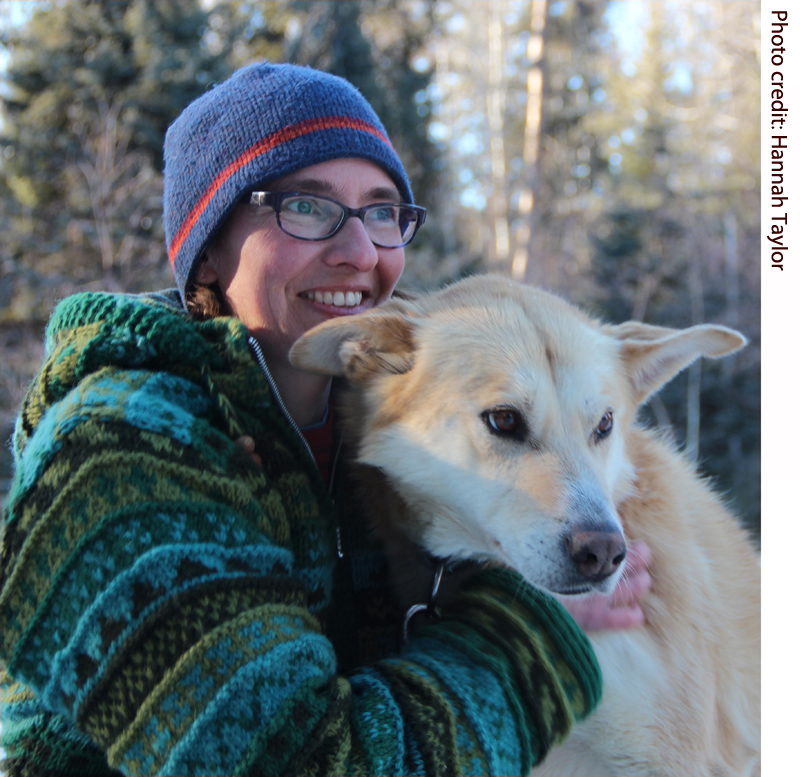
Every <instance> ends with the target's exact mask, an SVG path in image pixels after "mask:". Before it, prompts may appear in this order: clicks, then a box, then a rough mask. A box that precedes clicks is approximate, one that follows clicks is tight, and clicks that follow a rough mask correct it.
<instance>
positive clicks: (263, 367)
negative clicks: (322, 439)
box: [247, 336, 317, 467]
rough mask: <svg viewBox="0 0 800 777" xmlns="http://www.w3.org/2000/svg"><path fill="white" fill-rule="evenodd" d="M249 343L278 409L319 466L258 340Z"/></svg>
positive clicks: (249, 340) (252, 338) (312, 459)
mask: <svg viewBox="0 0 800 777" xmlns="http://www.w3.org/2000/svg"><path fill="white" fill-rule="evenodd" d="M247 342H248V343H249V344H250V347H251V348H252V349H253V353H254V354H255V356H256V361H257V362H258V366H259V367H261V372H263V373H264V377H265V378H266V379H267V383H269V387H270V388H271V389H272V394H273V396H274V397H275V399H276V400H277V401H278V407H279V408H280V409H281V412H282V413H283V417H284V418H285V419H286V420H287V421H288V422H289V426H291V427H292V429H294V431H295V434H297V436H298V437H299V438H300V440H301V442H302V443H303V447H304V448H305V449H306V451H307V452H308V456H309V458H310V459H311V461H313V462H314V466H315V467H316V466H317V462H316V461H315V459H314V454H313V453H312V452H311V446H310V445H309V444H308V440H306V438H305V437H303V433H302V432H301V431H300V427H299V426H298V425H297V421H295V420H294V418H292V417H291V415H289V411H288V410H287V409H286V405H284V404H283V400H282V399H281V395H280V392H279V391H278V387H277V386H276V385H275V380H274V379H273V377H272V375H271V373H270V371H269V367H267V360H266V359H265V358H264V352H263V351H262V350H261V346H260V345H259V344H258V340H256V338H255V337H252V336H251V337H248V338H247Z"/></svg>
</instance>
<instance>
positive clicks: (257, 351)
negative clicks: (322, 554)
mask: <svg viewBox="0 0 800 777" xmlns="http://www.w3.org/2000/svg"><path fill="white" fill-rule="evenodd" d="M247 342H248V344H249V345H250V347H251V348H252V349H253V354H254V355H255V357H256V361H257V362H258V366H259V367H261V372H262V373H264V377H265V378H266V379H267V383H269V387H270V389H272V394H273V396H274V397H275V399H276V401H277V402H278V407H279V408H280V410H281V413H283V417H284V418H285V419H286V421H287V422H288V424H289V426H291V428H292V429H294V432H295V434H296V435H297V436H298V437H299V438H300V441H301V442H302V443H303V447H304V448H305V449H306V452H307V453H308V456H309V458H310V459H311V461H312V463H313V464H314V466H315V467H316V466H317V461H316V459H315V458H314V454H313V453H312V452H311V446H310V445H309V444H308V440H306V438H305V437H304V435H303V433H302V432H301V431H300V427H299V426H298V425H297V421H295V420H294V418H292V416H291V415H290V414H289V411H288V410H287V409H286V405H285V404H284V402H283V399H282V398H281V394H280V392H279V391H278V387H277V385H276V384H275V379H274V378H273V377H272V373H270V371H269V367H267V360H266V359H265V358H264V352H263V351H262V350H261V346H260V345H259V344H258V340H256V338H255V337H253V336H252V335H251V336H250V337H248V338H247ZM341 449H342V437H341V436H340V437H339V444H338V446H337V447H336V455H335V456H334V459H333V464H332V466H331V477H330V483H329V484H328V493H329V494H330V495H331V499H332V498H333V481H334V479H335V476H336V465H337V464H338V463H339V452H340V451H341ZM336 554H337V555H338V556H339V558H344V548H343V547H342V530H341V527H340V526H339V521H338V518H337V521H336Z"/></svg>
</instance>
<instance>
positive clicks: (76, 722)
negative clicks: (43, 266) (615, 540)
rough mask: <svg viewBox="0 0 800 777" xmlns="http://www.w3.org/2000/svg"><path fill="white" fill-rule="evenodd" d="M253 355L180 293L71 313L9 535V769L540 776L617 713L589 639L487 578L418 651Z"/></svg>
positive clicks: (511, 583)
mask: <svg viewBox="0 0 800 777" xmlns="http://www.w3.org/2000/svg"><path fill="white" fill-rule="evenodd" d="M247 339H248V333H247V330H246V328H245V327H244V325H243V324H242V323H241V322H239V321H238V320H236V319H232V318H219V319H214V320H211V321H207V322H203V323H199V322H195V321H192V320H191V319H190V318H189V317H188V316H187V315H186V314H185V313H184V312H183V311H182V309H180V306H179V303H178V300H177V294H166V295H151V296H149V297H133V296H121V295H111V294H96V293H92V294H82V295H77V296H75V297H71V298H69V299H67V300H65V301H64V302H63V303H61V304H60V305H59V306H58V308H57V309H56V311H55V313H54V315H53V318H52V320H51V321H50V324H49V326H48V330H47V335H46V349H47V358H46V361H45V364H44V366H43V367H42V369H41V371H40V373H39V375H38V376H37V378H36V379H35V381H34V383H33V385H32V387H31V389H30V391H29V393H28V395H27V397H26V399H25V401H24V403H23V407H22V410H21V414H20V417H19V419H18V422H17V428H16V433H15V451H14V453H15V461H16V472H15V477H14V482H13V485H12V490H11V493H10V495H9V500H8V509H7V513H6V516H5V525H4V532H3V546H2V553H3V557H2V564H3V566H2V599H1V600H0V606H1V608H2V610H1V612H0V617H1V618H2V624H1V625H2V632H0V640H1V642H0V645H1V647H2V665H3V674H4V678H3V680H4V699H3V706H2V715H3V747H4V749H5V750H6V753H7V754H8V756H9V757H8V760H7V761H6V764H5V769H6V771H7V772H8V773H9V774H12V775H13V774H37V775H43V774H75V775H78V774H80V775H91V774H112V773H118V772H122V773H125V774H158V775H166V774H180V775H188V774H229V775H231V774H265V775H266V774H288V775H298V774H315V775H333V774H372V775H377V774H408V775H411V774H430V775H446V774H527V773H528V772H529V770H530V768H531V766H532V765H533V764H534V763H536V762H538V761H539V760H541V759H542V758H543V757H544V755H545V753H546V751H547V749H548V748H549V747H550V746H551V745H552V744H553V743H554V742H555V741H557V740H559V739H561V738H563V737H564V735H565V734H566V732H567V731H568V730H569V728H570V726H571V724H572V723H573V722H574V721H575V720H576V719H580V718H582V717H584V716H585V715H587V714H588V713H589V712H590V711H591V710H592V709H593V708H594V706H595V705H596V704H597V702H598V699H599V696H600V687H601V678H600V671H599V668H598V666H597V663H596V661H595V658H594V654H593V652H592V650H591V647H590V646H589V643H588V641H587V640H586V638H585V636H584V635H583V633H582V632H581V631H580V630H579V629H578V628H577V626H576V625H575V623H574V622H573V621H572V620H571V618H570V617H569V615H568V614H567V613H566V612H565V611H564V610H563V609H562V608H561V607H560V605H558V603H556V602H555V600H553V599H552V598H550V597H548V596H546V595H544V594H542V593H540V592H537V591H536V590H534V589H533V588H531V587H530V586H528V585H527V584H526V583H525V582H524V581H523V579H522V578H521V577H520V576H519V575H517V574H516V573H515V572H512V571H510V570H492V571H483V572H480V573H479V574H477V575H476V576H475V577H474V578H473V579H472V580H470V582H469V583H468V584H466V585H465V586H464V588H463V589H462V591H461V593H460V594H458V595H457V597H456V598H455V600H454V601H453V602H452V605H451V606H450V607H449V609H448V611H447V612H446V613H445V617H444V619H443V620H442V621H440V622H438V623H432V624H429V625H425V626H424V627H422V628H420V629H418V630H417V631H416V632H414V635H413V637H412V639H411V640H410V641H409V644H408V645H407V646H406V647H405V648H403V649H402V650H400V649H399V646H398V644H397V639H396V636H397V633H398V626H399V624H400V620H401V615H402V614H401V613H399V612H398V611H397V609H396V606H395V605H394V603H393V602H392V599H391V594H390V589H389V587H388V574H387V568H386V565H385V563H384V560H383V557H382V556H381V554H380V549H379V548H378V547H376V546H375V545H374V543H373V540H372V539H371V537H370V534H369V532H368V531H367V529H366V525H365V523H364V519H363V517H362V516H361V515H360V514H359V513H358V510H357V509H356V506H355V505H354V504H353V503H352V502H353V500H352V499H351V498H350V494H351V489H350V488H349V485H348V483H347V481H346V479H344V478H342V477H339V476H338V475H337V478H338V483H339V487H338V489H337V490H336V492H335V494H334V498H332V497H331V496H330V495H329V494H328V491H327V489H326V487H325V484H324V483H323V481H322V478H321V477H320V476H319V473H318V472H317V470H316V468H315V466H314V464H313V461H312V460H311V458H310V457H309V455H308V452H307V450H306V449H305V447H304V445H303V443H302V441H301V439H300V437H299V435H298V434H297V432H296V431H295V430H294V429H293V428H292V427H291V426H290V425H289V423H288V422H287V420H286V418H285V417H284V416H283V414H282V413H281V411H280V409H279V407H278V406H277V405H276V401H275V399H274V397H273V396H272V394H271V392H270V388H269V385H268V383H267V381H266V379H265V377H264V374H263V373H262V370H261V368H260V367H259V365H258V364H257V362H256V360H255V359H254V358H253V354H252V351H251V349H250V347H249V345H248V342H247ZM241 434H249V435H250V436H252V437H253V438H254V439H255V440H256V441H257V449H256V452H257V453H258V454H259V456H260V458H261V461H262V466H261V467H258V466H257V465H256V464H255V463H254V461H253V460H252V459H251V457H250V456H249V455H248V454H247V453H246V452H245V451H244V450H243V449H242V448H241V447H240V446H237V445H236V444H235V443H234V440H235V439H236V437H238V436H239V435H241ZM337 526H339V527H340V530H341V534H342V543H343V549H344V558H342V559H339V558H338V555H337V550H336V530H337Z"/></svg>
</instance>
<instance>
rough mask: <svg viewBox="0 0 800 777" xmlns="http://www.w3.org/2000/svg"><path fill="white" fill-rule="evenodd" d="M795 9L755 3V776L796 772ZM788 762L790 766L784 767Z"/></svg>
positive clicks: (798, 84) (785, 3) (799, 210)
mask: <svg viewBox="0 0 800 777" xmlns="http://www.w3.org/2000/svg"><path fill="white" fill-rule="evenodd" d="M775 11H786V12H787V13H788V18H787V21H788V22H789V27H787V28H786V29H785V30H784V31H783V37H784V40H785V41H786V45H785V47H786V49H787V51H786V52H785V53H784V54H783V57H784V61H783V64H782V65H781V67H780V68H775V67H773V65H772V62H771V49H772V42H771V37H772V36H771V30H772V26H771V21H772V19H774V18H776V17H775V15H774V13H773V12H775ZM794 42H800V7H799V6H797V5H796V4H795V3H794V2H789V0H781V2H777V1H776V0H762V3H761V229H762V242H761V257H760V261H761V357H762V362H761V364H762V369H761V376H762V391H761V453H762V458H761V472H762V475H761V486H762V497H761V547H762V566H761V568H762V585H763V587H762V609H761V612H762V631H761V633H762V648H761V651H762V691H763V693H762V726H761V730H762V735H761V741H762V774H763V775H765V777H771V776H772V775H783V774H789V773H791V772H792V770H793V769H796V768H797V766H796V763H797V758H796V755H795V749H796V741H797V737H798V732H797V721H798V713H797V705H798V696H799V695H800V694H799V693H798V692H799V691H800V682H799V681H800V663H799V662H798V660H797V656H798V650H800V640H798V638H797V635H798V629H797V626H796V620H795V619H796V617H797V612H798V608H797V606H796V597H795V596H794V590H793V582H794V581H793V579H792V575H791V573H792V572H793V571H794V569H795V568H796V567H797V566H798V564H797V561H796V558H795V557H796V554H797V551H798V550H800V510H799V509H798V504H797V501H796V499H795V493H794V486H795V485H797V483H798V480H800V476H799V475H798V464H800V455H799V454H798V452H797V449H798V444H799V443H800V423H798V416H799V415H800V409H798V408H797V407H795V401H794V400H795V398H796V397H797V396H798V394H799V393H800V391H799V390H798V378H799V377H800V370H799V369H798V363H799V362H800V356H799V355H798V354H800V344H798V338H797V332H798V320H800V298H798V293H800V283H798V276H800V215H798V214H800V199H798V198H800V189H798V187H796V186H794V183H795V181H796V180H797V175H798V169H797V164H796V160H797V158H798V154H797V149H796V146H797V144H800V108H797V107H796V106H798V105H800V102H798V100H797V99H795V96H796V93H797V92H798V90H800V76H798V75H797V73H798V69H799V66H800V51H798V49H795V48H794V46H793V45H792V43H794ZM775 69H781V70H783V75H784V79H785V89H784V104H785V105H786V106H788V107H789V112H788V114H787V121H786V124H785V126H784V128H783V130H782V131H781V134H785V135H787V136H788V139H787V141H786V143H787V146H788V149H787V151H786V152H785V155H786V156H785V159H784V162H785V165H786V166H785V169H784V174H785V179H786V180H785V185H786V189H787V193H788V194H789V200H788V202H787V204H786V207H785V211H786V212H787V213H788V216H789V219H788V224H787V225H786V231H785V235H786V237H787V240H786V241H785V242H786V243H787V245H788V246H789V250H787V251H786V252H785V257H786V258H785V259H784V262H783V264H784V268H785V269H784V270H782V271H781V270H776V269H774V268H773V267H772V261H771V256H770V255H771V250H770V243H769V242H768V241H767V238H766V236H767V234H768V230H769V228H770V226H769V225H770V224H772V223H773V222H772V220H771V219H772V216H773V215H775V214H776V212H777V209H774V208H772V207H771V205H772V202H771V190H770V184H771V181H770V172H771V166H770V161H771V153H770V152H771V143H772V140H771V137H772V134H773V132H772V128H771V126H770V120H771V113H772V111H771V95H770V83H771V80H772V72H773V70H775ZM790 764H794V766H792V767H790Z"/></svg>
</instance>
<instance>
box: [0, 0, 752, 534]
mask: <svg viewBox="0 0 800 777" xmlns="http://www.w3.org/2000/svg"><path fill="white" fill-rule="evenodd" d="M0 14H1V15H0V46H1V49H0V57H2V88H1V90H0V93H1V94H2V105H3V113H2V127H1V131H0V135H1V142H0V165H2V167H1V168H0V208H1V210H0V234H1V235H2V243H1V247H0V261H1V262H2V283H1V285H0V337H1V338H2V340H1V341H0V353H1V354H2V356H1V357H0V358H1V359H2V361H1V362H0V381H1V382H0V422H1V423H0V426H1V429H0V433H1V434H2V440H3V441H4V443H3V448H2V491H3V493H5V491H6V489H7V487H8V484H9V478H10V477H11V454H10V449H9V444H8V440H9V438H10V434H11V430H12V428H13V418H14V413H15V412H16V410H17V408H18V406H19V403H20V401H21V399H22V396H23V393H24V391H25V389H26V387H27V385H28V383H29V382H30V380H31V378H32V377H33V375H34V373H35V371H36V369H37V368H38V366H39V364H40V362H41V358H42V352H43V345H42V333H43V329H44V325H45V323H46V320H47V317H48V315H49V313H50V311H51V310H52V308H53V305H54V304H55V302H56V301H57V300H58V299H61V298H63V297H64V296H66V295H68V294H70V293H73V292H76V291H83V290H90V289H107V290H113V291H128V292H139V291H145V290H152V289H158V288H164V287H167V286H170V285H172V277H171V272H170V268H169V263H168V261H167V259H166V251H165V246H164V232H163V226H162V223H161V191H162V175H161V170H162V167H163V159H162V143H163V137H164V133H165V132H166V129H167V127H168V126H169V124H170V123H171V122H172V121H173V120H174V118H175V117H176V116H177V115H178V113H180V111H181V110H182V109H183V108H184V107H185V106H186V105H187V104H188V103H189V102H190V101H191V100H192V99H193V98H194V97H196V96H198V95H199V94H201V93H202V92H204V91H205V90H207V89H209V88H211V86H212V85H213V84H214V83H217V82H219V81H221V80H223V79H224V78H225V77H227V76H228V75H229V74H230V73H232V72H233V71H234V70H235V69H236V68H238V67H240V66H242V65H244V64H247V63H249V62H252V61H255V60H260V59H269V60H271V61H275V62H278V61H287V62H296V63H302V64H308V65H312V66H314V67H318V68H321V69H323V70H327V71H329V72H332V73H336V74H338V75H342V76H344V77H345V78H347V79H349V80H350V81H351V82H352V83H354V84H355V85H356V86H357V87H358V88H359V89H360V90H361V91H362V93H363V94H364V95H365V96H366V98H367V99H368V100H369V101H370V102H371V103H372V105H373V106H374V107H375V109H376V111H377V112H378V114H379V115H380V117H381V119H382V120H383V122H384V124H385V126H386V128H387V130H388V132H389V135H390V137H391V138H392V141H393V143H394V145H395V147H396V149H397V151H398V153H399V155H400V156H401V158H402V159H403V161H404V163H405V164H406V166H407V169H408V171H409V174H410V176H411V179H412V182H413V184H414V191H415V195H416V199H417V201H418V202H419V203H420V204H422V205H424V206H426V207H427V208H428V209H429V218H428V222H427V223H426V225H425V227H424V229H423V230H422V231H421V232H420V234H419V236H418V237H417V239H416V240H415V242H414V243H413V244H412V245H411V246H410V247H409V249H407V270H406V273H405V274H404V283H405V285H406V286H407V287H412V288H418V289H422V288H435V287H438V286H441V285H442V284H444V283H446V282H447V281H450V280H454V279H456V278H459V277H462V276H464V275H468V274H471V273H476V272H484V271H493V272H500V273H505V274H508V275H510V276H513V277H515V278H517V279H520V280H523V281H526V282H529V283H535V284H538V285H543V286H545V287H547V288H549V289H551V290H554V291H556V292H557V293H559V294H561V295H562V296H564V297H566V298H568V299H570V300H571V301H573V302H576V303H578V304H580V305H582V306H584V307H585V308H587V309H588V310H589V311H591V312H592V313H594V314H596V315H598V316H601V317H603V318H604V319H606V320H610V321H615V322H616V321H623V320H627V319H631V318H633V319H638V320H645V321H648V322H650V323H654V324H662V325H667V326H675V327H685V326H690V325H692V324H697V323H701V322H714V323H721V324H725V325H728V326H732V327H735V328H737V329H739V330H741V331H742V332H743V333H744V334H745V335H746V336H747V337H748V338H749V340H750V344H749V345H748V347H747V348H746V349H744V350H743V351H741V352H740V353H738V354H736V355H735V356H733V357H730V358H728V359H725V360H723V361H721V362H710V361H705V362H702V363H701V362H697V363H696V364H695V365H693V366H692V367H691V368H690V369H689V370H688V371H687V372H686V373H685V374H684V375H682V376H680V377H679V378H677V379H676V380H674V381H673V382H672V383H671V384H670V385H669V386H667V388H666V389H665V390H663V391H662V392H661V393H660V394H659V395H657V396H656V397H655V398H654V399H653V400H651V402H650V403H649V405H648V407H647V408H646V409H645V411H644V416H645V421H646V422H648V423H650V424H652V425H658V426H660V427H661V428H663V429H664V431H665V433H666V434H669V435H671V436H672V437H673V438H674V440H675V442H676V444H677V445H679V446H680V447H681V448H682V449H684V450H685V451H686V453H687V455H688V456H690V457H691V458H692V459H695V460H696V461H697V462H698V465H699V467H700V469H701V471H702V472H704V473H705V474H707V475H709V476H711V477H712V478H713V481H714V482H715V483H716V485H717V487H718V488H720V489H721V490H722V491H723V492H724V493H725V494H726V496H727V498H728V499H729V501H730V502H731V503H732V505H733V507H734V509H735V510H736V511H737V513H738V514H739V515H740V516H741V518H742V520H743V521H744V522H745V524H746V525H747V526H748V528H749V529H750V530H751V531H752V532H753V534H754V536H758V535H759V534H760V427H759V419H760V304H759V300H760V286H759V284H760V265H759V229H760V209H761V206H760V194H759V191H760V170H759V164H760V157H759V124H760V112H759V102H760V97H759V72H760V51H759V40H760V8H759V3H758V2H753V1H752V0H735V2H722V1H721V0H716V1H711V0H709V1H708V2H691V1H690V0H681V1H674V2H671V1H670V0H664V1H663V2H639V1H638V0H595V1H593V2H581V1H579V0H493V1H492V2H488V0H371V1H369V2H366V1H364V2H361V1H356V0H346V1H343V2H330V1H328V2H299V1H298V0H274V1H272V2H263V1H261V2H259V1H257V0H252V1H249V2H246V1H244V0H236V1H234V0H63V1H62V2H39V1H31V0H0Z"/></svg>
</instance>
